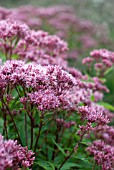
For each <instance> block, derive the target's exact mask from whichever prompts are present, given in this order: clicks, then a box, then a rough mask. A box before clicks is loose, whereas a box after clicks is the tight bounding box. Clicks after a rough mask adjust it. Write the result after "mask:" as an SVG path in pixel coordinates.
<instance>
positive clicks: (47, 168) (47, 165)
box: [34, 159, 55, 170]
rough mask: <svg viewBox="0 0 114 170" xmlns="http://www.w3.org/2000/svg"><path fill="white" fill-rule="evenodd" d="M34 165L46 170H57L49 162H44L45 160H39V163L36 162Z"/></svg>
mask: <svg viewBox="0 0 114 170" xmlns="http://www.w3.org/2000/svg"><path fill="white" fill-rule="evenodd" d="M34 164H37V165H39V166H40V167H42V168H43V169H45V170H55V168H54V165H53V164H52V163H51V162H49V161H43V160H40V159H38V162H34Z"/></svg>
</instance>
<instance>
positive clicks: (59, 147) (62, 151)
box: [52, 139, 66, 156]
mask: <svg viewBox="0 0 114 170" xmlns="http://www.w3.org/2000/svg"><path fill="white" fill-rule="evenodd" d="M52 141H53V143H54V144H55V145H56V146H57V147H58V149H59V150H60V151H61V153H62V154H63V155H64V156H66V153H65V152H64V149H63V148H61V146H59V145H58V144H57V143H56V142H55V140H54V139H52Z"/></svg>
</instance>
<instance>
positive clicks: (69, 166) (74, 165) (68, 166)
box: [61, 163, 81, 170]
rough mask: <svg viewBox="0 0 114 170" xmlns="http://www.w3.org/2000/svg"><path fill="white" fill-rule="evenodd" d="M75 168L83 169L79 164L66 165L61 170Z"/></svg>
mask: <svg viewBox="0 0 114 170" xmlns="http://www.w3.org/2000/svg"><path fill="white" fill-rule="evenodd" d="M73 167H81V166H80V165H79V164H76V163H65V164H64V165H63V167H62V168H61V170H70V169H71V168H73Z"/></svg>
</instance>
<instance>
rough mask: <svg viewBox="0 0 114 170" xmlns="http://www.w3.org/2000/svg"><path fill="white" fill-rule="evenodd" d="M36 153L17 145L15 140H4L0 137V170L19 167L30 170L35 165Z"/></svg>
mask: <svg viewBox="0 0 114 170" xmlns="http://www.w3.org/2000/svg"><path fill="white" fill-rule="evenodd" d="M34 159H35V157H34V153H33V152H32V151H30V150H28V149H27V147H22V146H21V145H18V144H17V141H14V140H4V139H3V136H2V135H0V169H1V170H6V169H8V168H13V169H15V170H17V169H18V168H19V167H24V168H28V167H30V166H31V165H32V164H33V161H34Z"/></svg>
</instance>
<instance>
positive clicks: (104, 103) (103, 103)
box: [98, 102, 114, 111]
mask: <svg viewBox="0 0 114 170" xmlns="http://www.w3.org/2000/svg"><path fill="white" fill-rule="evenodd" d="M98 104H99V105H101V106H104V107H105V108H106V109H109V110H111V111H114V106H112V105H111V104H109V103H106V102H98Z"/></svg>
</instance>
